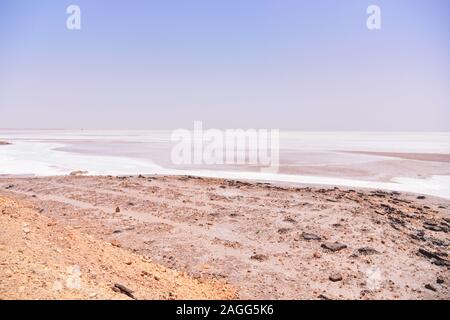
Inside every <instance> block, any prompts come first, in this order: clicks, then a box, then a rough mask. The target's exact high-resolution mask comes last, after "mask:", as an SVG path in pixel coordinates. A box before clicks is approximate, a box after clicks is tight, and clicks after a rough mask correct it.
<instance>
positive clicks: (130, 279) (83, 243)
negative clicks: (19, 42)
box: [0, 197, 235, 299]
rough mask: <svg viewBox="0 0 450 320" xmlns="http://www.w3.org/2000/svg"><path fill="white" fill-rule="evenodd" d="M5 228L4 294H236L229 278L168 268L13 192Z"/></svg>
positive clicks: (0, 216)
mask: <svg viewBox="0 0 450 320" xmlns="http://www.w3.org/2000/svg"><path fill="white" fill-rule="evenodd" d="M0 229H1V233H0V264H1V268H0V299H130V297H129V296H127V295H126V294H125V292H126V291H127V289H130V290H132V291H134V292H133V293H132V295H133V297H134V298H136V299H230V298H234V297H235V291H234V290H233V289H232V288H231V287H230V286H227V285H224V283H223V282H219V281H206V282H205V281H203V280H196V279H193V278H191V277H189V276H187V275H186V274H183V273H180V272H177V271H174V270H171V269H168V268H165V267H162V266H160V265H158V264H156V263H154V262H152V261H151V259H150V258H147V257H144V256H142V255H139V254H136V253H132V252H131V251H129V250H125V249H122V248H119V247H117V246H119V244H117V243H114V242H112V243H107V242H104V241H100V240H97V239H95V238H94V237H93V236H91V235H87V234H84V233H82V232H81V231H80V230H77V229H76V228H73V227H68V226H63V225H62V224H60V223H58V222H57V221H55V220H54V219H51V218H48V217H45V216H43V215H42V214H40V213H38V212H36V211H35V210H33V209H31V208H29V207H24V206H22V205H21V204H20V203H18V202H16V201H14V200H11V199H10V198H8V197H0ZM121 286H124V287H121ZM113 288H114V290H115V291H114V290H113ZM118 288H122V291H120V289H118ZM116 291H118V292H116Z"/></svg>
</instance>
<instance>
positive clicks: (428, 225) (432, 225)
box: [423, 222, 444, 232]
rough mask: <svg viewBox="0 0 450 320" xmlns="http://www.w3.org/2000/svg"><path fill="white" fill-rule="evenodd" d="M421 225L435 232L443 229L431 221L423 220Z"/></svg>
mask: <svg viewBox="0 0 450 320" xmlns="http://www.w3.org/2000/svg"><path fill="white" fill-rule="evenodd" d="M423 227H424V228H425V229H428V230H432V231H437V232H440V231H444V230H443V229H442V227H440V226H438V225H437V224H435V223H431V222H425V223H424V224H423Z"/></svg>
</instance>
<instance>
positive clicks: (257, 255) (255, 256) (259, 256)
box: [250, 254, 269, 261]
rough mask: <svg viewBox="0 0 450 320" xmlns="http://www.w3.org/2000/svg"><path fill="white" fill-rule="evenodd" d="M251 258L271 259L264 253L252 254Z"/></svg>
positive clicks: (259, 259)
mask: <svg viewBox="0 0 450 320" xmlns="http://www.w3.org/2000/svg"><path fill="white" fill-rule="evenodd" d="M250 259H252V260H257V261H266V260H269V257H268V256H266V255H264V254H255V255H253V256H251V257H250Z"/></svg>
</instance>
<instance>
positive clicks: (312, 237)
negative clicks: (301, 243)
mask: <svg viewBox="0 0 450 320" xmlns="http://www.w3.org/2000/svg"><path fill="white" fill-rule="evenodd" d="M302 237H303V239H305V240H307V241H309V240H322V238H321V237H319V236H318V235H316V234H313V233H306V232H303V233H302Z"/></svg>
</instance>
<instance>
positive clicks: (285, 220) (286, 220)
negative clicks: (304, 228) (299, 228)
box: [283, 217, 297, 223]
mask: <svg viewBox="0 0 450 320" xmlns="http://www.w3.org/2000/svg"><path fill="white" fill-rule="evenodd" d="M283 221H284V222H289V223H296V222H297V221H295V220H294V219H292V218H291V217H286V218H284V220H283Z"/></svg>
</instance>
